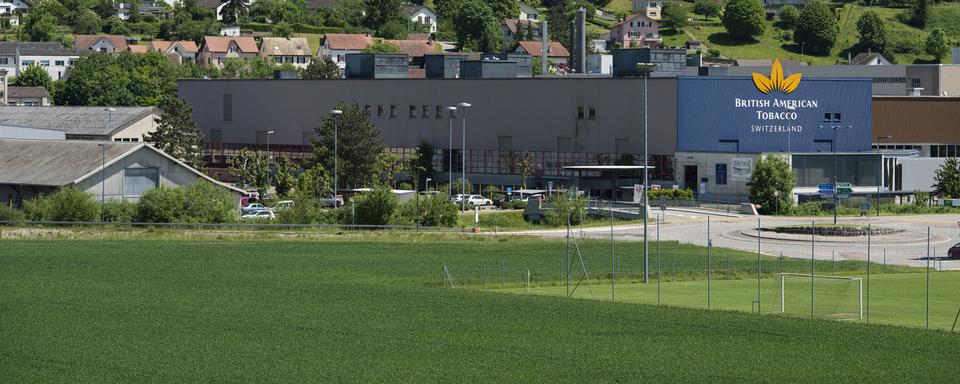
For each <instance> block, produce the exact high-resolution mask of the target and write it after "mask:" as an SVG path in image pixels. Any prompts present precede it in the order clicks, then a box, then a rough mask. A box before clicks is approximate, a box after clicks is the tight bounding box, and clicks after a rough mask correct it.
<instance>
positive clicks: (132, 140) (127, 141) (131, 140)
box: [113, 137, 140, 143]
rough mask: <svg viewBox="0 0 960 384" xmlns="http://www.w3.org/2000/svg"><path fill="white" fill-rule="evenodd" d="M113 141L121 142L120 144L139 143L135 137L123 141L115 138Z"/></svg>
mask: <svg viewBox="0 0 960 384" xmlns="http://www.w3.org/2000/svg"><path fill="white" fill-rule="evenodd" d="M113 141H122V142H125V143H130V142H133V143H136V142H139V141H140V139H138V138H136V137H134V138H123V139H120V138H117V139H113Z"/></svg>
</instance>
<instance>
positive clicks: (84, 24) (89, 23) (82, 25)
mask: <svg viewBox="0 0 960 384" xmlns="http://www.w3.org/2000/svg"><path fill="white" fill-rule="evenodd" d="M102 28H103V20H102V19H100V16H99V15H97V13H96V12H94V11H91V10H89V9H84V10H82V11H80V13H78V14H77V17H76V22H75V23H74V26H73V30H74V31H75V32H76V33H77V34H78V35H95V34H97V33H98V32H100V30H101V29H102Z"/></svg>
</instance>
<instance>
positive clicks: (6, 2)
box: [0, 0, 30, 15]
mask: <svg viewBox="0 0 960 384" xmlns="http://www.w3.org/2000/svg"><path fill="white" fill-rule="evenodd" d="M28 9H30V4H27V2H26V1H23V0H0V15H9V14H13V12H14V11H17V10H21V11H24V12H25V11H27V10H28Z"/></svg>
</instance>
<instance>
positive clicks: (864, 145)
mask: <svg viewBox="0 0 960 384" xmlns="http://www.w3.org/2000/svg"><path fill="white" fill-rule="evenodd" d="M770 75H771V76H770V78H774V77H775V76H777V73H776V72H775V73H772V74H770ZM762 77H764V78H765V77H766V76H762ZM779 77H782V76H779ZM791 80H793V81H791ZM871 86H872V84H871V81H870V79H826V78H809V79H806V78H802V77H801V78H800V79H799V82H797V81H796V79H795V78H794V79H790V78H788V79H787V80H786V82H784V81H783V80H782V79H780V78H776V79H773V80H772V81H770V82H767V83H766V85H764V84H763V79H761V80H760V83H758V82H757V80H755V79H753V78H749V77H680V78H678V79H677V151H678V152H725V153H772V152H785V153H790V152H793V153H798V152H799V153H812V152H833V151H834V150H836V151H838V152H862V151H869V150H870V149H871V135H872V127H871V123H872V122H871V115H872V109H871V106H872V97H871ZM764 90H766V91H767V92H766V93H765V92H764ZM834 127H837V129H836V132H834V131H835V129H833V128H834ZM835 134H836V142H834V141H835V140H834V135H835Z"/></svg>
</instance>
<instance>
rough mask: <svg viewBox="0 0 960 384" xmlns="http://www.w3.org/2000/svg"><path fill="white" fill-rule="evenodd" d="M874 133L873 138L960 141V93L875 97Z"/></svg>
mask: <svg viewBox="0 0 960 384" xmlns="http://www.w3.org/2000/svg"><path fill="white" fill-rule="evenodd" d="M873 133H874V136H875V137H874V142H876V136H887V135H889V136H893V138H892V139H889V140H884V142H885V143H907V144H909V143H916V144H924V143H936V144H960V97H874V98H873Z"/></svg>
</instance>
